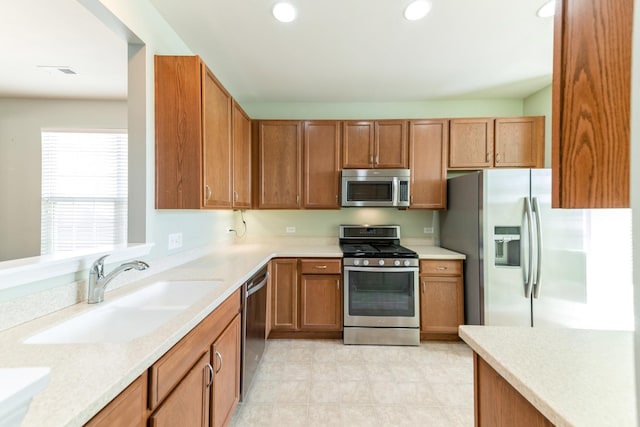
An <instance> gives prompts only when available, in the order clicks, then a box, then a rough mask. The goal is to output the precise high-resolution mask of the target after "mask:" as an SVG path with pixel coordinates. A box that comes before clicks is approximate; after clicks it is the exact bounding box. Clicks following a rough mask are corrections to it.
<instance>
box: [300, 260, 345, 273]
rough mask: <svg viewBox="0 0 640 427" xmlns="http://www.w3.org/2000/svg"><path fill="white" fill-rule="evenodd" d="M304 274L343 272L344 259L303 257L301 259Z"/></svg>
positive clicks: (301, 270) (301, 268) (301, 269)
mask: <svg viewBox="0 0 640 427" xmlns="http://www.w3.org/2000/svg"><path fill="white" fill-rule="evenodd" d="M300 272H301V273H302V274H341V273H342V260H340V259H302V260H300Z"/></svg>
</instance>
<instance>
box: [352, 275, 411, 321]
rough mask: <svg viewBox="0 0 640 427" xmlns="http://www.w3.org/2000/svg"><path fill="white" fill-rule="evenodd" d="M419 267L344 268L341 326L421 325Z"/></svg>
mask: <svg viewBox="0 0 640 427" xmlns="http://www.w3.org/2000/svg"><path fill="white" fill-rule="evenodd" d="M418 286H419V285H418V268H417V267H401V268H384V267H351V266H349V267H344V292H345V295H344V326H369V327H403V328H418V327H420V315H419V301H418Z"/></svg>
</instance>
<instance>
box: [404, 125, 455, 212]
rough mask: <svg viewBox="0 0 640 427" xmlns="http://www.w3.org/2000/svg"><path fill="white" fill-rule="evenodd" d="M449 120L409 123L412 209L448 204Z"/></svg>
mask: <svg viewBox="0 0 640 427" xmlns="http://www.w3.org/2000/svg"><path fill="white" fill-rule="evenodd" d="M448 140H449V121H448V120H411V121H410V122H409V150H410V155H409V159H410V161H411V205H410V207H411V208H420V209H444V208H446V207H447V145H448V144H447V143H448Z"/></svg>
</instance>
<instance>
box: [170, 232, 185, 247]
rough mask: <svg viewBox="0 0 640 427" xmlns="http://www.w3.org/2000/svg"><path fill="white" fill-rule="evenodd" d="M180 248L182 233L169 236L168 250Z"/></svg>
mask: <svg viewBox="0 0 640 427" xmlns="http://www.w3.org/2000/svg"><path fill="white" fill-rule="evenodd" d="M181 247H182V233H173V234H169V250H171V249H178V248H181Z"/></svg>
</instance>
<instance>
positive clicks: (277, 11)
mask: <svg viewBox="0 0 640 427" xmlns="http://www.w3.org/2000/svg"><path fill="white" fill-rule="evenodd" d="M271 12H272V13H273V16H274V18H276V19H277V20H278V21H280V22H291V21H293V20H294V19H296V15H297V13H296V9H295V8H294V7H293V6H292V5H291V4H290V3H287V2H278V3H276V4H275V5H274V6H273V9H272V10H271Z"/></svg>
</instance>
